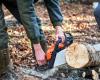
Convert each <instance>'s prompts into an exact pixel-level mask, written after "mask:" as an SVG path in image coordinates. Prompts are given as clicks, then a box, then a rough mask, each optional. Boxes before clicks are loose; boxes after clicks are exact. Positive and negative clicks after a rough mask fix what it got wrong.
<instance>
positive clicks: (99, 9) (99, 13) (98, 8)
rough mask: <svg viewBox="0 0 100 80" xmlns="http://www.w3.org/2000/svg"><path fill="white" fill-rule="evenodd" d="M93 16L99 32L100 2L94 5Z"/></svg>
mask: <svg viewBox="0 0 100 80" xmlns="http://www.w3.org/2000/svg"><path fill="white" fill-rule="evenodd" d="M94 16H95V19H96V22H97V24H98V29H99V30H100V0H99V1H98V2H95V4H94Z"/></svg>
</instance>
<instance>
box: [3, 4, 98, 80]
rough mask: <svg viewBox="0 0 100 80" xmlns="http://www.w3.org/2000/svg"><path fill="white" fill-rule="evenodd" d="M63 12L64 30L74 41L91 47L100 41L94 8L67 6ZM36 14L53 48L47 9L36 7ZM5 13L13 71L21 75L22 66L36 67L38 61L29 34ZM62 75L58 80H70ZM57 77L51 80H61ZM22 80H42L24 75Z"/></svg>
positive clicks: (64, 5) (40, 6) (52, 35)
mask: <svg viewBox="0 0 100 80" xmlns="http://www.w3.org/2000/svg"><path fill="white" fill-rule="evenodd" d="M61 9H62V13H63V16H64V21H63V28H64V31H65V32H70V33H71V34H72V35H73V36H74V41H75V42H87V43H91V44H95V43H99V42H100V33H99V30H98V29H97V23H96V21H95V18H94V16H93V9H92V5H82V4H76V3H73V4H69V3H67V4H61ZM36 11H37V14H38V16H39V17H40V19H41V20H42V28H43V30H44V32H45V35H46V38H47V40H48V45H49V46H50V45H51V44H53V43H54V41H55V35H54V33H55V30H54V28H53V27H52V24H51V23H50V19H49V17H48V14H47V10H46V8H45V6H43V5H40V4H37V5H36ZM5 13H6V14H5V15H6V17H5V19H6V23H7V25H8V33H9V49H10V52H11V59H12V62H13V64H14V69H15V70H16V71H17V72H19V68H20V67H25V68H32V67H33V66H34V65H35V60H34V57H32V51H31V44H30V41H29V39H28V38H27V35H26V32H25V30H24V28H23V26H22V25H20V24H19V23H17V22H16V20H15V19H14V18H13V17H11V16H10V13H9V12H8V11H7V10H5ZM59 73H61V77H60V78H59V80H61V79H62V80H69V79H65V78H64V77H65V76H67V78H68V73H66V74H67V75H65V74H64V73H62V72H59ZM57 77H59V75H57V74H56V75H55V77H53V78H50V80H58V79H57ZM22 80H40V78H38V77H34V76H29V75H23V79H22ZM70 80H74V79H70ZM75 80H83V79H75ZM84 80H87V79H84Z"/></svg>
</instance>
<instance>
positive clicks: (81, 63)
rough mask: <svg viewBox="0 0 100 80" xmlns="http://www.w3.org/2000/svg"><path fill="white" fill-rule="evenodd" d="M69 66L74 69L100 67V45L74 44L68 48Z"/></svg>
mask: <svg viewBox="0 0 100 80" xmlns="http://www.w3.org/2000/svg"><path fill="white" fill-rule="evenodd" d="M65 56H66V61H67V64H68V65H69V66H71V67H73V68H83V67H89V66H97V65H100V44H95V45H91V44H88V43H73V44H72V45H70V46H69V47H68V48H66V53H65Z"/></svg>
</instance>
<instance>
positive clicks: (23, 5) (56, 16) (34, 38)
mask: <svg viewBox="0 0 100 80" xmlns="http://www.w3.org/2000/svg"><path fill="white" fill-rule="evenodd" d="M34 1H37V0H0V74H2V73H3V72H4V71H6V69H7V67H8V65H9V63H10V57H9V52H8V34H7V27H6V25H5V20H4V13H3V10H2V4H4V5H5V6H6V7H7V8H8V10H9V11H10V12H11V13H12V14H13V15H14V17H15V18H16V19H17V20H18V21H19V22H20V23H21V24H22V25H23V26H24V28H25V30H26V33H27V36H28V38H29V39H30V41H31V44H32V50H33V54H34V56H35V58H36V61H37V66H36V67H37V69H40V70H42V69H43V70H45V68H44V65H46V64H47V61H46V58H45V53H46V50H47V44H46V39H45V35H44V33H43V30H42V29H41V21H40V19H39V18H38V17H37V15H36V12H35V9H34ZM44 3H45V6H46V8H47V10H48V13H49V16H50V20H51V22H52V24H53V26H54V28H55V29H56V33H55V34H56V40H58V37H61V38H62V42H64V39H65V36H64V33H63V29H62V21H63V16H62V14H61V8H60V3H59V0H44Z"/></svg>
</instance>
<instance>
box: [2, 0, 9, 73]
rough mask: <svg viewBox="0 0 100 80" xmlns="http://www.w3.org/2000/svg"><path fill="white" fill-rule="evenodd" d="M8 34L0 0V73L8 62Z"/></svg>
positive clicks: (4, 69)
mask: <svg viewBox="0 0 100 80" xmlns="http://www.w3.org/2000/svg"><path fill="white" fill-rule="evenodd" d="M7 48H8V34H7V27H6V26H5V21H4V14H3V11H2V2H1V1H0V74H2V72H4V71H6V69H7V66H8V64H9V61H10V60H9V54H8V50H7Z"/></svg>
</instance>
